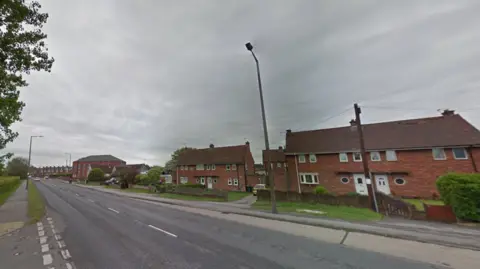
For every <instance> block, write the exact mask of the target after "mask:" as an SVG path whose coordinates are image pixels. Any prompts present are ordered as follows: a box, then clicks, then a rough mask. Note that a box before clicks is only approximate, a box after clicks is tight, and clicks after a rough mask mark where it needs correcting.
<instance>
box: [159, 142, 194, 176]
mask: <svg viewBox="0 0 480 269" xmlns="http://www.w3.org/2000/svg"><path fill="white" fill-rule="evenodd" d="M191 149H194V148H187V147H183V148H179V149H177V150H175V151H174V152H173V153H172V155H171V158H170V160H169V161H168V162H167V163H165V171H168V172H171V171H175V170H176V167H177V160H178V155H180V154H181V153H182V152H185V151H187V150H191Z"/></svg>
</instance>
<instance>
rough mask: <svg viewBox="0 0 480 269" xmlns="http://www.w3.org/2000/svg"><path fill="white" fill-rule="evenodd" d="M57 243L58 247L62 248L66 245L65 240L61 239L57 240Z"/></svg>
mask: <svg viewBox="0 0 480 269" xmlns="http://www.w3.org/2000/svg"><path fill="white" fill-rule="evenodd" d="M57 243H58V247H59V248H64V247H66V246H67V245H65V242H63V241H58V242H57Z"/></svg>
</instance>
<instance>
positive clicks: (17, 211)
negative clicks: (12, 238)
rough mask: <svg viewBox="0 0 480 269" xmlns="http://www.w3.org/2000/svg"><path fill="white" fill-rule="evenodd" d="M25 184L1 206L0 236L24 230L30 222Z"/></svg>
mask: <svg viewBox="0 0 480 269" xmlns="http://www.w3.org/2000/svg"><path fill="white" fill-rule="evenodd" d="M25 184H26V183H25V181H24V182H23V183H22V184H21V185H20V186H19V187H18V189H17V190H16V191H15V192H14V193H13V194H12V195H11V196H10V197H9V198H8V200H7V201H6V202H5V203H4V204H3V205H2V206H0V236H2V235H4V234H7V233H10V232H13V231H15V230H17V229H20V228H22V227H23V225H24V223H25V222H27V221H28V217H27V206H28V193H27V190H25Z"/></svg>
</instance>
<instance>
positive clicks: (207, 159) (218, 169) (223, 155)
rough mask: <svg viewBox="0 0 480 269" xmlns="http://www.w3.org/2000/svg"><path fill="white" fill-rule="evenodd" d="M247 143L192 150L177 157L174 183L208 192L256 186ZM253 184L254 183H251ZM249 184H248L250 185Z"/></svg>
mask: <svg viewBox="0 0 480 269" xmlns="http://www.w3.org/2000/svg"><path fill="white" fill-rule="evenodd" d="M253 165H254V160H253V156H252V153H251V151H250V143H249V142H247V143H245V145H238V146H228V147H215V146H214V145H213V144H210V147H209V148H204V149H192V150H187V151H184V152H182V153H181V154H180V155H179V156H178V160H177V169H176V177H177V178H176V182H177V184H186V183H191V184H204V185H206V187H207V188H209V189H220V190H238V191H245V187H246V186H250V185H251V184H256V183H257V181H258V180H257V177H256V176H255V173H254V172H255V171H254V167H253ZM253 181H255V183H252V182H253ZM249 182H250V183H249Z"/></svg>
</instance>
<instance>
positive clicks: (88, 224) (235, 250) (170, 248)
mask: <svg viewBox="0 0 480 269" xmlns="http://www.w3.org/2000/svg"><path fill="white" fill-rule="evenodd" d="M35 184H36V185H37V186H38V189H39V190H40V192H41V193H42V194H43V195H44V197H45V200H46V203H47V212H48V215H49V216H50V217H51V218H52V219H53V220H54V221H55V227H57V228H56V229H57V230H59V231H58V232H59V234H61V237H62V239H63V241H64V243H65V244H66V246H67V247H68V251H69V254H70V256H71V258H70V261H71V262H72V263H73V264H74V265H75V267H76V268H77V269H94V268H95V269H109V268H112V269H141V268H162V269H169V268H182V269H187V268H188V269H194V268H195V269H198V268H208V269H213V268H219V269H229V268H236V269H250V268H252V269H253V268H260V269H270V268H271V269H274V268H275V269H276V268H301V269H308V268H315V269H318V268H322V269H330V268H349V269H351V268H369V269H375V268H379V269H380V268H381V269H384V268H389V269H394V268H402V269H413V268H419V269H420V268H422V269H423V268H425V269H427V268H429V269H431V268H440V267H432V265H429V264H424V263H418V262H414V261H409V260H406V259H401V258H396V257H393V256H387V255H382V254H378V253H374V252H368V251H364V250H360V249H354V248H349V247H345V246H343V245H339V244H332V243H327V242H322V241H318V240H313V239H309V238H306V237H300V236H294V235H291V234H287V233H283V232H279V231H273V230H270V229H263V228H258V227H254V226H250V225H246V224H242V223H237V222H232V221H228V220H221V219H216V218H210V217H207V216H202V215H197V214H192V213H188V212H184V211H180V210H176V209H172V208H168V207H163V206H161V205H159V204H154V203H147V202H144V201H137V200H132V199H127V198H124V197H119V196H115V195H111V194H106V193H101V192H98V191H95V190H90V189H87V188H82V187H80V186H75V185H73V184H67V183H64V182H61V181H58V180H47V181H42V182H36V183H35ZM245 218H249V217H245ZM272 223H274V222H272ZM296 225H297V224H291V227H292V229H295V228H296ZM366 243H368V242H366Z"/></svg>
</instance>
